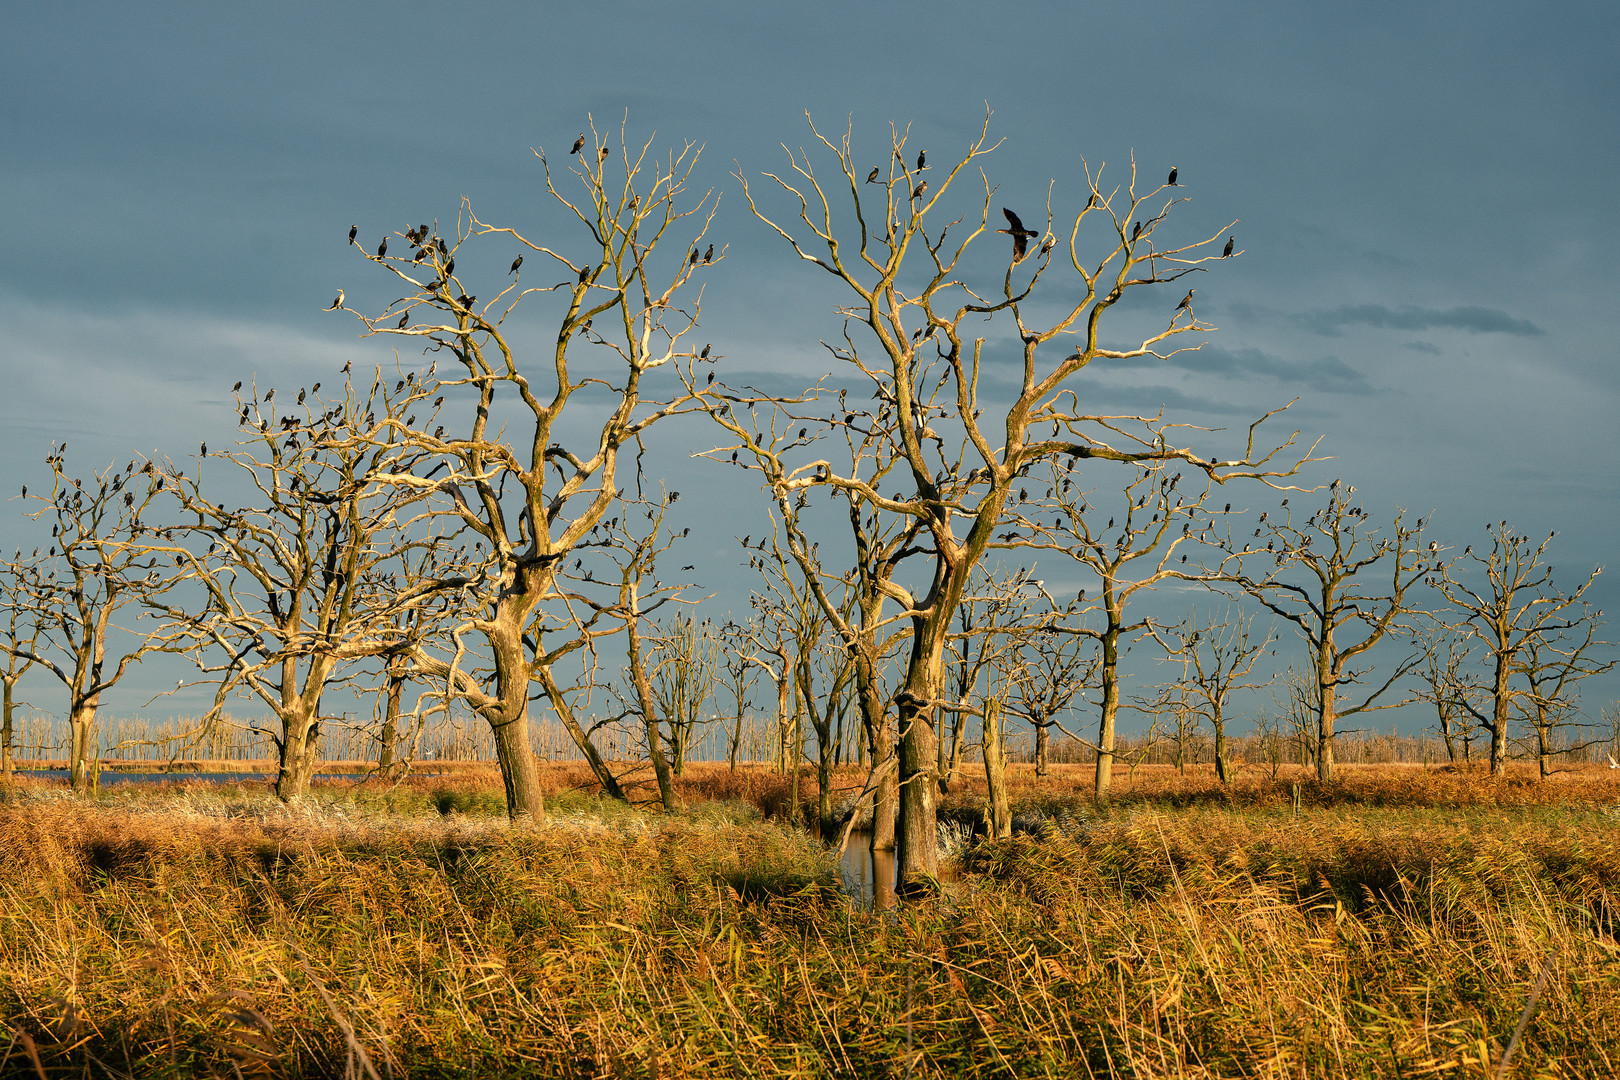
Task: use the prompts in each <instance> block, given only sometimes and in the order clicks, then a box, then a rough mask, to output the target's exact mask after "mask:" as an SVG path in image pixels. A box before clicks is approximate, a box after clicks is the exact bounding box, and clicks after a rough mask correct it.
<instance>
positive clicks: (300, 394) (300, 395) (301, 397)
mask: <svg viewBox="0 0 1620 1080" xmlns="http://www.w3.org/2000/svg"><path fill="white" fill-rule="evenodd" d="M303 403H304V392H303V391H302V390H300V391H298V404H300V405H302V404H303Z"/></svg>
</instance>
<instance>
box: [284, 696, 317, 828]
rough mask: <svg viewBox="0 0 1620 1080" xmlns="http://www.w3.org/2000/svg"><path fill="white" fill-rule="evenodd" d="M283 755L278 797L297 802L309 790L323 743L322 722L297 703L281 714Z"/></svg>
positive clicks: (287, 801) (285, 801)
mask: <svg viewBox="0 0 1620 1080" xmlns="http://www.w3.org/2000/svg"><path fill="white" fill-rule="evenodd" d="M280 719H281V741H280V750H281V753H280V758H279V761H278V762H277V770H276V798H278V799H280V800H281V801H282V802H284V803H289V804H290V803H296V802H298V801H299V800H301V799H303V797H304V796H305V795H307V794H308V793H309V781H310V777H312V776H314V774H315V760H316V757H315V755H316V753H317V751H318V749H319V744H320V736H321V732H320V724H319V722H318V721H317V719H316V718H315V717H314V716H311V715H310V714H309V712H308V711H307V710H305V709H303V708H301V707H298V706H297V705H295V706H294V707H293V708H291V709H289V710H287V711H285V712H283V713H282V715H281V718H280Z"/></svg>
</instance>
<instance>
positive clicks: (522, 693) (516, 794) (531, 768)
mask: <svg viewBox="0 0 1620 1080" xmlns="http://www.w3.org/2000/svg"><path fill="white" fill-rule="evenodd" d="M498 629H499V632H497V633H492V634H490V635H489V641H490V645H491V647H492V652H493V656H494V660H495V696H496V698H497V699H498V701H499V704H498V705H497V706H496V709H498V710H499V711H498V713H497V712H495V711H494V710H489V711H486V712H485V713H484V719H485V720H486V721H488V722H489V726H490V728H491V729H492V731H493V732H494V735H495V759H496V760H497V761H499V762H500V766H501V781H502V783H503V784H504V785H505V787H506V815H507V817H508V818H510V819H511V820H512V821H521V820H524V819H526V818H527V819H532V820H534V821H545V820H546V804H545V802H544V800H543V799H542V798H541V794H540V770H539V768H538V767H537V766H536V764H535V760H534V748H533V747H532V746H530V745H529V663H528V657H527V655H526V653H525V650H524V645H523V637H522V634H521V633H520V632H519V628H518V627H517V626H516V625H513V626H511V627H510V628H508V627H507V626H505V625H503V626H501V627H499V628H498ZM508 630H509V631H510V632H507V631H508ZM548 681H549V680H548ZM552 700H553V703H555V702H556V701H557V699H556V698H553V699H552ZM576 726H577V725H576ZM583 734H584V733H583V732H581V735H583ZM585 741H586V744H587V745H589V742H590V740H589V739H587V740H585Z"/></svg>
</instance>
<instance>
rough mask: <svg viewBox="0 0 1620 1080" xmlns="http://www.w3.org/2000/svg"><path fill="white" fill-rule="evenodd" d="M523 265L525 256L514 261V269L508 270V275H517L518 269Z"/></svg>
mask: <svg viewBox="0 0 1620 1080" xmlns="http://www.w3.org/2000/svg"><path fill="white" fill-rule="evenodd" d="M522 265H523V256H521V255H519V256H518V257H517V258H515V259H513V260H512V269H510V270H508V271H507V273H508V274H515V273H517V272H518V267H520V266H522Z"/></svg>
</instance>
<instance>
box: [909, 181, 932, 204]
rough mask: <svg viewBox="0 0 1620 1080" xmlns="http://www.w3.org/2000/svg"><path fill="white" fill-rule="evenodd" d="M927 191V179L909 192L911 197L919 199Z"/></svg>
mask: <svg viewBox="0 0 1620 1080" xmlns="http://www.w3.org/2000/svg"><path fill="white" fill-rule="evenodd" d="M927 192H928V181H926V180H924V181H923V182H922V183H920V184H918V185H917V190H916V191H913V192H912V193H911V197H912V198H913V199H920V198H922V197H923V195H925V194H926V193H927Z"/></svg>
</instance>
